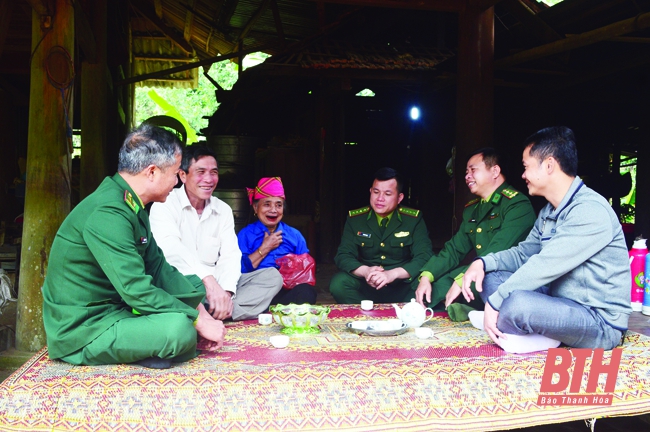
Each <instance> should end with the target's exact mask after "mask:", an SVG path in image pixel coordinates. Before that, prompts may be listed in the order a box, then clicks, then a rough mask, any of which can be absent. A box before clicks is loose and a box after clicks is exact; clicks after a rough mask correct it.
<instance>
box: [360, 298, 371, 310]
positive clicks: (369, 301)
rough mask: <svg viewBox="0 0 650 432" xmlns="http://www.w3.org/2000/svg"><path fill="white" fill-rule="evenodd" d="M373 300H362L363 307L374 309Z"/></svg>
mask: <svg viewBox="0 0 650 432" xmlns="http://www.w3.org/2000/svg"><path fill="white" fill-rule="evenodd" d="M372 306H373V305H372V300H361V309H363V310H372Z"/></svg>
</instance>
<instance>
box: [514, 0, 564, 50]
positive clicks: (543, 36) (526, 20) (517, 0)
mask: <svg viewBox="0 0 650 432" xmlns="http://www.w3.org/2000/svg"><path fill="white" fill-rule="evenodd" d="M503 6H505V7H506V8H507V9H508V11H509V12H510V13H511V14H512V15H513V16H514V17H515V18H517V19H518V20H519V21H520V22H521V24H522V25H523V30H524V31H525V32H527V33H529V34H531V35H533V37H535V39H537V40H538V41H540V42H542V43H549V42H554V41H556V40H560V39H564V36H562V35H561V34H559V33H558V32H556V31H555V29H553V28H552V27H551V26H549V25H548V24H546V22H545V21H544V20H542V19H541V18H540V17H539V16H538V15H536V14H535V13H534V12H533V11H532V10H530V8H528V6H527V5H525V4H524V3H522V2H521V0H505V1H504V2H503Z"/></svg>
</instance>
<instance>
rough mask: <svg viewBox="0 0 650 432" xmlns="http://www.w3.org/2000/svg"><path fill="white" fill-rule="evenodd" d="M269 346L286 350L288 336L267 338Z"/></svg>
mask: <svg viewBox="0 0 650 432" xmlns="http://www.w3.org/2000/svg"><path fill="white" fill-rule="evenodd" d="M269 341H271V345H273V346H274V347H276V348H286V347H287V345H289V336H285V335H275V336H271V337H270V338H269Z"/></svg>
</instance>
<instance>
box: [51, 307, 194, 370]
mask: <svg viewBox="0 0 650 432" xmlns="http://www.w3.org/2000/svg"><path fill="white" fill-rule="evenodd" d="M196 356H197V351H196V329H195V328H194V325H193V323H192V321H191V320H190V319H189V318H188V317H187V316H186V315H185V314H180V313H160V314H155V315H134V316H133V318H125V319H122V320H119V321H117V322H116V323H115V324H113V325H112V326H111V327H109V328H108V329H107V330H106V331H105V332H104V333H102V334H101V335H99V337H98V338H97V339H95V340H93V341H92V342H91V343H89V344H88V345H86V346H85V347H83V348H82V349H80V350H78V351H76V352H74V353H72V354H70V355H67V356H65V357H62V358H61V360H63V361H65V362H68V363H72V364H77V365H102V364H117V363H134V362H137V361H139V360H143V359H145V358H149V357H160V358H168V359H172V361H174V362H182V361H186V360H189V359H191V358H194V357H196Z"/></svg>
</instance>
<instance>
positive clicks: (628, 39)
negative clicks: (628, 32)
mask: <svg viewBox="0 0 650 432" xmlns="http://www.w3.org/2000/svg"><path fill="white" fill-rule="evenodd" d="M609 40H610V41H612V42H626V43H644V44H647V43H650V38H647V37H632V36H627V37H625V36H621V37H613V38H611V39H609Z"/></svg>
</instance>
